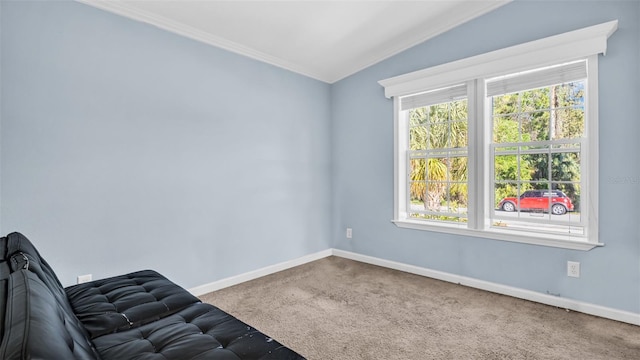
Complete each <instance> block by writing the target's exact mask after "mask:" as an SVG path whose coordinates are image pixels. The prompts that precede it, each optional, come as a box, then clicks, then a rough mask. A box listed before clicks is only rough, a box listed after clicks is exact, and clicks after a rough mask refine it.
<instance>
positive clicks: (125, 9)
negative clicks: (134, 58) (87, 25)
mask: <svg viewBox="0 0 640 360" xmlns="http://www.w3.org/2000/svg"><path fill="white" fill-rule="evenodd" d="M77 1H80V2H83V3H86V4H89V5H92V6H95V7H97V8H101V9H103V10H107V11H110V12H113V13H116V14H119V15H123V16H126V17H129V18H132V19H136V20H139V21H143V22H146V23H150V24H153V25H155V26H157V27H160V28H163V29H165V30H168V31H172V32H174V33H178V34H180V35H184V36H186V37H189V38H192V39H196V40H198V41H202V42H205V43H207V44H211V45H214V46H217V47H220V48H223V49H226V50H229V51H232V52H236V53H239V54H242V55H245V56H249V57H251V58H254V59H257V60H260V61H264V62H267V63H269V64H273V65H275V66H279V67H282V68H285V69H288V70H291V71H294V72H297V73H300V74H303V75H306V76H309V77H311V78H314V79H318V80H321V81H324V82H327V83H333V82H335V81H338V80H340V79H343V78H345V77H347V76H349V75H351V74H353V73H355V72H357V71H359V70H362V69H364V68H366V67H368V66H370V65H373V64H375V63H377V62H379V61H382V60H384V59H386V58H388V57H390V56H392V55H395V54H397V53H399V52H401V51H403V50H405V49H408V48H410V47H412V46H414V45H416V44H419V43H421V42H424V41H426V40H428V39H430V38H432V37H434V36H436V35H439V34H441V33H443V32H445V31H447V30H449V29H452V28H454V27H455V26H458V25H460V24H462V23H464V22H466V21H469V20H471V19H473V18H475V17H478V16H480V15H482V14H485V13H487V12H489V11H492V10H494V9H496V8H498V7H500V6H502V5H504V4H506V3H508V2H510V1H511V0H426V1H424V0H423V1H398V0H395V1H348V0H347V1H330V0H324V1H300V0H299V1H267V0H262V1H214V0H109V1H105V0H77Z"/></svg>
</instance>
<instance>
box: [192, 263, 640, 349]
mask: <svg viewBox="0 0 640 360" xmlns="http://www.w3.org/2000/svg"><path fill="white" fill-rule="evenodd" d="M201 299H202V300H203V301H205V302H209V303H211V304H214V305H215V306H217V307H219V308H221V309H223V310H225V311H227V312H229V313H230V314H232V315H234V316H236V317H238V318H239V319H240V320H242V321H244V322H246V323H248V324H250V325H252V326H254V327H256V328H257V329H259V330H261V331H262V332H264V333H266V334H268V335H269V336H272V337H273V338H275V339H276V340H278V341H280V342H281V343H283V344H284V345H286V346H288V347H290V348H292V349H294V350H296V351H297V352H299V353H300V354H302V355H303V356H305V357H307V358H308V359H309V360H334V359H335V360H337V359H380V360H386V359H389V360H390V359H402V360H409V359H416V360H423V359H607V360H611V359H640V327H638V326H635V325H630V324H625V323H620V322H616V321H612V320H606V319H602V318H598V317H594V316H590V315H586V314H582V313H577V312H568V311H566V310H564V309H558V308H555V307H551V306H547V305H542V304H538V303H533V302H529V301H525V300H520V299H516V298H512V297H508V296H503V295H497V294H494V293H489V292H485V291H481V290H476V289H472V288H468V287H464V286H460V285H456V284H450V283H446V282H442V281H438V280H433V279H429V278H425V277H422V276H417V275H412V274H408V273H404V272H400V271H396V270H390V269H385V268H381V267H377V266H373V265H368V264H363V263H359V262H355V261H352V260H347V259H343V258H338V257H329V258H325V259H322V260H318V261H314V262H312V263H309V264H305V265H302V266H298V267H296V268H293V269H289V270H285V271H282V272H279V273H276V274H273V275H269V276H266V277H263V278H260V279H257V280H253V281H250V282H246V283H243V284H240V285H236V286H233V287H230V288H226V289H222V290H219V291H216V292H213V293H209V294H206V295H203V296H201Z"/></svg>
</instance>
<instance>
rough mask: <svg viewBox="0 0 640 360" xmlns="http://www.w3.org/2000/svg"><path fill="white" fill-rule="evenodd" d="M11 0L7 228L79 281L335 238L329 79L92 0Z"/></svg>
mask: <svg viewBox="0 0 640 360" xmlns="http://www.w3.org/2000/svg"><path fill="white" fill-rule="evenodd" d="M1 8H2V9H1V14H2V18H1V25H2V26H1V30H2V32H1V34H2V59H1V60H2V67H1V74H2V104H1V105H2V113H1V115H2V118H1V121H2V122H1V151H0V154H1V159H0V161H1V162H0V164H1V174H2V178H1V181H2V189H1V192H0V196H1V197H0V201H1V209H0V210H1V214H2V216H1V220H2V223H1V225H2V226H1V232H2V234H6V233H8V232H11V231H16V230H17V231H20V232H23V233H24V234H25V235H27V237H29V238H30V239H32V240H33V241H34V242H35V243H36V245H37V246H38V247H39V249H40V250H41V252H42V253H43V256H45V258H47V259H48V260H49V261H50V263H51V265H52V266H53V267H54V269H55V270H56V271H57V273H58V275H59V276H60V278H61V281H62V282H63V283H65V284H71V283H74V282H75V280H76V278H75V277H76V276H77V275H79V274H85V273H92V274H93V276H94V278H100V277H105V276H110V275H115V274H121V273H123V272H125V271H132V270H139V269H142V268H153V269H156V270H158V271H160V272H162V273H163V274H165V275H167V276H168V277H169V278H171V279H172V280H174V281H176V282H179V283H180V284H181V285H183V286H185V287H193V286H197V285H202V284H206V283H209V282H212V281H214V280H217V279H221V278H226V277H229V276H232V275H237V274H240V273H244V272H247V271H250V270H254V269H258V268H261V267H264V266H268V265H272V264H275V263H278V262H282V261H286V260H291V259H294V258H298V257H300V256H303V255H307V254H309V253H313V252H317V251H320V250H324V249H327V248H329V247H330V227H331V225H330V216H329V213H330V201H331V199H330V198H331V197H330V149H329V146H330V144H331V142H330V125H331V124H330V86H329V85H328V84H325V83H322V82H319V81H316V80H312V79H309V78H307V77H304V76H301V75H298V74H294V73H291V72H289V71H285V70H282V69H280V68H276V67H273V66H270V65H266V64H264V63H260V62H257V61H254V60H251V59H248V58H246V57H243V56H239V55H236V54H232V53H230V52H227V51H223V50H220V49H217V48H214V47H211V46H208V45H205V44H202V43H199V42H196V41H193V40H189V39H186V38H183V37H180V36H177V35H174V34H171V33H169V32H166V31H164V30H160V29H157V28H155V27H153V26H150V25H146V24H143V23H139V22H135V21H132V20H128V19H126V18H123V17H119V16H116V15H112V14H110V13H107V12H104V11H101V10H98V9H95V8H92V7H89V6H87V5H84V4H80V3H76V2H70V1H65V2H60V1H46V2H43V1H37V2H34V1H29V2H5V1H3V2H2V4H1Z"/></svg>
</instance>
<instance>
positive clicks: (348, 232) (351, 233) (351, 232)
mask: <svg viewBox="0 0 640 360" xmlns="http://www.w3.org/2000/svg"><path fill="white" fill-rule="evenodd" d="M352 237H353V230H351V228H347V239H351V238H352Z"/></svg>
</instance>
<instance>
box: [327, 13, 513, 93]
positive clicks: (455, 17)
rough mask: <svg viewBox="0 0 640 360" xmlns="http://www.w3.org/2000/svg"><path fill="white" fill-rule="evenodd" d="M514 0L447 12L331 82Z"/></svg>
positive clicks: (333, 78) (335, 76)
mask: <svg viewBox="0 0 640 360" xmlns="http://www.w3.org/2000/svg"><path fill="white" fill-rule="evenodd" d="M512 1H513V0H500V1H491V2H486V3H484V5H485V6H484V7H483V8H480V9H477V8H475V9H473V10H467V11H465V10H466V9H459V10H460V11H458V12H456V13H451V14H447V16H446V17H440V18H439V19H438V21H436V22H433V21H431V22H429V23H428V24H425V26H424V27H423V28H422V29H420V30H419V31H415V32H414V33H413V34H412V35H413V36H408V37H407V38H406V39H405V40H404V41H396V42H394V43H393V44H390V45H389V46H388V47H387V48H386V49H382V50H380V51H378V52H376V53H375V55H372V56H370V57H368V58H365V59H363V60H362V61H358V62H356V63H354V64H351V65H345V66H344V68H342V69H340V70H341V71H339V72H336V74H335V75H334V76H333V77H332V78H331V79H332V80H331V81H330V83H334V82H337V81H340V80H342V79H344V78H346V77H348V76H350V75H353V74H355V73H357V72H358V71H361V70H364V69H366V68H368V67H370V66H372V65H375V64H377V63H379V62H381V61H383V60H386V59H388V58H390V57H392V56H394V55H397V54H399V53H401V52H403V51H405V50H408V49H410V48H412V47H414V46H416V45H418V44H421V43H423V42H425V41H427V40H429V39H433V38H434V37H436V36H438V35H441V34H443V33H445V32H447V31H449V30H451V29H453V28H455V27H457V26H460V25H462V24H464V23H466V22H468V21H471V20H473V19H475V18H477V17H480V16H482V15H484V14H487V13H489V12H491V11H493V10H495V9H497V8H499V7H501V6H503V5H506V4H508V3H510V2H512Z"/></svg>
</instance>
